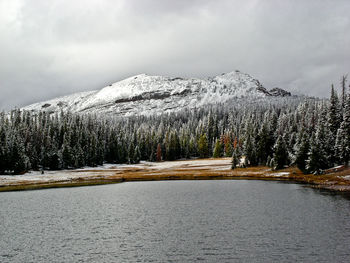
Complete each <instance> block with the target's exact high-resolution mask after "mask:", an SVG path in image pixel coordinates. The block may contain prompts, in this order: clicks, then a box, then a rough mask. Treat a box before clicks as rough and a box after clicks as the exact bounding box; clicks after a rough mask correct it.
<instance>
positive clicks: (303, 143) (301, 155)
mask: <svg viewBox="0 0 350 263" xmlns="http://www.w3.org/2000/svg"><path fill="white" fill-rule="evenodd" d="M308 153H309V139H308V136H307V135H306V133H305V132H304V130H303V129H302V130H300V132H299V134H298V139H297V144H296V151H295V164H296V165H297V167H298V168H299V169H300V170H301V171H302V172H303V173H306V172H307V169H306V160H307V159H308Z"/></svg>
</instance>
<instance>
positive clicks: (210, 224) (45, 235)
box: [0, 181, 350, 262]
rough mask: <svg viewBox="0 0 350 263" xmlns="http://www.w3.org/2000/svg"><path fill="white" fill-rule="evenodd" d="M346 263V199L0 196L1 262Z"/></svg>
mask: <svg viewBox="0 0 350 263" xmlns="http://www.w3.org/2000/svg"><path fill="white" fill-rule="evenodd" d="M200 260H202V261H205V262H293V261H302V262H350V200H348V199H346V198H344V197H343V196H339V195H332V194H329V193H322V192H320V191H316V190H313V189H308V188H304V187H303V186H300V185H295V184H285V183H278V182H264V181H171V182H166V181H165V182H137V183H136V182H133V183H123V184H115V185H104V186H91V187H80V188H61V189H50V190H38V191H25V192H8V193H0V262H192V261H200Z"/></svg>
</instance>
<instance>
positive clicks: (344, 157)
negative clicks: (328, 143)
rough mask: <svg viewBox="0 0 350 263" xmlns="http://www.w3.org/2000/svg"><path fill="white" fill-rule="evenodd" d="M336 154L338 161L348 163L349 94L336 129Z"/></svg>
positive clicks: (349, 141)
mask: <svg viewBox="0 0 350 263" xmlns="http://www.w3.org/2000/svg"><path fill="white" fill-rule="evenodd" d="M336 154H337V156H338V158H339V161H340V163H342V164H345V165H348V164H349V161H350V94H349V95H348V96H347V99H346V101H345V108H344V114H343V121H342V123H341V124H340V128H339V129H338V133H337V139H336Z"/></svg>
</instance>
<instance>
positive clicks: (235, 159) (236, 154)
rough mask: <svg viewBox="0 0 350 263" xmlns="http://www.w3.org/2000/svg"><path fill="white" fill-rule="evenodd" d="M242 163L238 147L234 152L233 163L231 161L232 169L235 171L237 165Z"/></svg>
mask: <svg viewBox="0 0 350 263" xmlns="http://www.w3.org/2000/svg"><path fill="white" fill-rule="evenodd" d="M239 163H240V154H239V151H238V148H237V147H236V148H235V150H234V151H233V155H232V161H231V169H232V170H233V169H235V168H236V167H237V165H238V164H239Z"/></svg>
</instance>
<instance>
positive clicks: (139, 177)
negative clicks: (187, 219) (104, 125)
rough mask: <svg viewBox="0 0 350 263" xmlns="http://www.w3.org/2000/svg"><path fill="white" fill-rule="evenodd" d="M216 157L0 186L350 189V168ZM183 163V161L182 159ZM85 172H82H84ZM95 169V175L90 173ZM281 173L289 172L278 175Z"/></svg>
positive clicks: (25, 188) (6, 188)
mask: <svg viewBox="0 0 350 263" xmlns="http://www.w3.org/2000/svg"><path fill="white" fill-rule="evenodd" d="M211 160H212V159H208V163H206V164H205V165H193V166H190V165H189V164H188V161H187V163H183V164H180V165H179V166H176V167H174V168H164V169H148V168H147V166H145V167H142V168H135V167H132V168H123V169H106V170H84V171H83V172H82V174H84V173H86V175H85V176H84V175H83V176H81V177H77V178H76V179H72V180H67V181H57V182H55V181H53V182H40V181H17V182H15V183H12V184H11V185H0V191H15V190H30V189H41V188H52V187H73V186H85V185H97V184H109V183H120V182H130V181H161V180H211V179H251V180H275V181H281V180H284V181H291V182H298V183H304V184H308V185H310V186H312V187H315V188H322V189H328V190H333V191H346V192H350V180H347V179H345V178H344V176H346V175H350V168H348V169H345V170H343V171H341V172H336V173H331V174H326V175H312V174H307V175H304V174H303V173H302V172H301V171H300V170H299V169H297V168H295V167H290V168H286V169H283V170H279V171H272V170H271V169H270V168H269V167H266V166H257V167H249V168H237V169H235V170H230V169H227V168H229V166H227V168H226V169H220V167H222V166H223V165H218V164H215V163H213V164H210V161H211ZM180 163H181V162H180ZM80 172H81V171H80ZM89 172H93V175H91V174H89V175H88V173H89ZM277 173H288V174H285V175H281V176H278V177H277V176H276V174H277Z"/></svg>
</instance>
